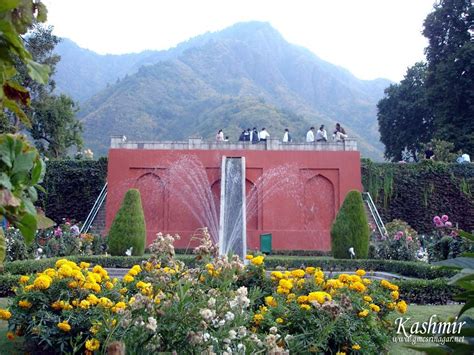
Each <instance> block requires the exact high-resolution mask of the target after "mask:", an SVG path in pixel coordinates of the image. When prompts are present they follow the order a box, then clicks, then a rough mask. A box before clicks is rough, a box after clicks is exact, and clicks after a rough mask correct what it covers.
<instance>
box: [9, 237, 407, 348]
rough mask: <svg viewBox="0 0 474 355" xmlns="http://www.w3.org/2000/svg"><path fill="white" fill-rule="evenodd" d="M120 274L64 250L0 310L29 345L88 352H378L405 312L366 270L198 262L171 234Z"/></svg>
mask: <svg viewBox="0 0 474 355" xmlns="http://www.w3.org/2000/svg"><path fill="white" fill-rule="evenodd" d="M160 238H161V239H159V240H158V242H157V243H155V246H154V248H152V249H153V251H154V252H155V255H153V256H152V257H151V258H150V259H149V260H148V261H146V262H143V263H142V264H141V265H135V266H133V267H132V268H131V269H130V270H129V272H128V273H127V275H126V276H125V277H124V278H123V280H121V281H120V280H117V279H113V280H111V279H110V278H109V277H108V275H107V272H106V270H104V269H103V268H102V267H101V266H99V265H96V266H95V267H94V268H93V269H92V270H89V267H90V265H88V264H87V263H84V262H83V263H80V264H76V263H75V262H73V261H70V260H66V259H60V260H58V261H56V263H55V265H54V267H52V268H47V269H45V270H44V271H43V272H42V273H39V274H37V275H35V276H31V277H28V276H23V277H22V278H21V279H20V282H21V283H20V286H18V288H17V289H16V295H15V297H14V298H13V301H12V305H11V306H10V307H9V310H8V311H7V310H2V311H1V312H0V317H2V318H3V319H8V320H9V327H10V329H11V331H12V332H14V333H16V334H17V335H18V336H24V337H25V341H26V342H27V345H28V347H29V348H31V349H36V350H38V349H42V350H44V351H49V352H50V353H53V352H56V353H60V352H72V353H84V351H85V352H86V353H89V354H91V353H94V352H101V351H105V349H106V348H107V347H109V346H113V347H123V346H125V347H126V348H127V352H128V353H143V352H147V351H148V352H158V351H177V352H178V353H179V352H183V351H188V352H189V351H191V349H192V351H193V352H203V351H206V352H209V353H211V352H217V353H224V352H227V353H231V352H236V353H247V352H257V351H262V352H272V351H273V352H275V351H280V352H281V351H286V350H290V351H294V352H301V351H320V352H334V353H335V352H337V351H339V352H346V353H349V352H362V353H375V352H380V351H383V350H384V349H385V347H386V344H387V342H388V340H389V335H390V331H391V324H390V322H389V321H388V320H387V319H388V316H389V314H390V313H391V312H394V311H399V312H401V313H403V312H405V311H406V307H407V305H406V303H405V301H402V300H400V299H399V291H398V286H397V285H394V284H392V283H390V282H388V281H386V280H383V281H381V282H375V281H371V280H369V279H367V278H365V277H364V274H365V271H363V270H358V271H357V274H356V275H347V274H342V275H339V277H338V278H331V279H329V278H327V277H326V276H325V275H324V273H323V272H322V271H321V270H320V269H318V268H315V267H306V268H305V269H296V270H292V271H274V272H272V273H271V276H267V273H266V271H265V268H264V257H263V256H255V257H253V256H248V259H249V265H247V266H245V265H244V264H243V263H242V262H241V261H240V260H238V258H232V259H231V260H229V259H227V258H226V257H210V255H209V253H210V254H213V252H210V251H209V250H208V251H207V253H203V250H204V249H202V248H201V249H198V250H199V251H200V252H199V254H198V255H197V257H196V259H197V262H196V266H195V267H194V268H188V267H186V266H185V265H184V264H183V263H182V262H180V261H179V260H176V259H175V258H174V255H173V254H174V253H173V249H172V246H171V247H170V244H171V242H172V241H173V239H172V237H163V236H161V237H160Z"/></svg>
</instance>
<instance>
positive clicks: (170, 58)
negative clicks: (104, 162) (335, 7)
mask: <svg viewBox="0 0 474 355" xmlns="http://www.w3.org/2000/svg"><path fill="white" fill-rule="evenodd" d="M66 47H68V48H69V54H68V55H65V53H68V51H66V50H65V48H66ZM74 51H77V54H73V52H74ZM58 52H59V54H61V56H62V60H61V62H60V63H61V65H60V66H58V73H57V76H56V81H57V83H58V88H59V89H60V90H62V91H65V92H67V93H69V94H71V95H72V96H73V97H75V98H76V99H79V100H83V101H82V102H81V107H82V109H81V112H80V117H81V119H82V120H83V123H84V127H85V139H86V143H87V145H88V146H90V147H91V148H92V149H93V150H94V151H96V153H99V154H104V153H106V151H107V147H108V145H109V137H110V136H111V135H115V134H125V135H126V136H127V137H129V138H132V139H155V140H158V139H161V140H173V139H185V138H186V137H188V136H190V135H201V136H203V137H205V138H208V139H213V138H214V135H215V133H216V132H217V130H218V129H220V128H223V129H224V132H225V134H226V135H229V136H230V138H231V139H237V137H238V136H239V134H240V132H241V130H242V129H244V128H248V127H253V126H257V127H263V126H265V127H266V128H267V129H268V130H269V131H270V134H272V135H273V136H277V137H280V136H282V134H283V130H284V128H285V127H288V128H289V129H290V131H291V132H292V135H293V137H294V138H296V139H299V140H300V141H301V140H302V139H303V137H304V134H305V132H306V130H307V129H308V128H309V127H310V126H315V127H317V126H319V125H320V124H325V125H326V127H327V129H328V132H331V130H332V129H333V127H334V124H335V122H340V123H341V124H342V125H343V126H344V127H345V128H346V130H347V131H348V133H349V135H350V136H353V137H355V138H357V139H358V140H359V147H360V150H361V152H362V153H363V155H365V156H367V157H371V158H375V159H381V157H382V145H381V143H380V142H379V133H378V126H377V121H376V104H377V102H378V100H379V99H380V98H381V97H382V95H383V90H384V88H385V87H386V86H388V85H389V83H390V82H389V81H387V80H384V79H377V80H372V81H365V80H359V79H357V78H356V77H355V76H353V75H352V74H351V73H350V72H349V71H347V70H345V69H343V68H340V67H337V66H335V65H333V64H331V63H328V62H326V61H323V60H322V59H320V58H318V57H317V56H316V55H315V54H313V53H311V52H310V51H308V50H307V49H305V48H302V47H299V46H296V45H293V44H290V43H288V42H287V41H286V40H285V39H284V38H283V37H282V36H281V35H280V34H279V33H278V32H277V31H276V30H275V29H274V28H272V27H271V26H270V25H269V24H268V23H262V22H247V23H239V24H236V25H234V26H232V27H229V28H227V29H225V30H223V31H220V32H215V33H207V34H204V35H201V36H198V37H196V38H193V39H191V40H189V41H187V42H184V43H182V44H180V45H178V46H177V47H175V48H172V49H170V50H168V51H155V52H152V51H148V52H142V53H138V54H130V55H125V56H99V55H97V54H95V53H93V52H90V51H87V50H82V49H78V48H74V45H73V44H72V43H70V42H69V41H65V43H64V44H63V45H62V47H59V48H58ZM73 58H76V59H75V64H74V62H73V61H72V60H73ZM67 68H70V69H69V70H70V71H72V72H73V73H75V78H71V77H70V76H71V74H70V71H68V70H66V69H67ZM68 76H69V77H68ZM60 78H61V80H59V79H60ZM118 78H120V79H118ZM74 80H75V81H74ZM79 95H81V96H79Z"/></svg>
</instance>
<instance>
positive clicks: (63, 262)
mask: <svg viewBox="0 0 474 355" xmlns="http://www.w3.org/2000/svg"><path fill="white" fill-rule="evenodd" d="M67 262H68V260H67V259H59V260H58V261H56V264H55V266H56V268H57V269H59V268H60V267H61V266H62V265H63V264H66V263H67Z"/></svg>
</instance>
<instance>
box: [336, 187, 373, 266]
mask: <svg viewBox="0 0 474 355" xmlns="http://www.w3.org/2000/svg"><path fill="white" fill-rule="evenodd" d="M369 236H370V231H369V222H368V221H367V216H366V214H365V210H364V201H363V200H362V195H361V193H360V192H359V191H357V190H352V191H349V193H348V194H347V196H346V198H345V199H344V202H343V204H342V206H341V208H340V209H339V212H338V214H337V216H336V219H335V221H334V223H333V224H332V227H331V244H332V249H331V250H332V255H333V256H334V257H335V258H338V259H348V258H350V257H351V255H350V253H349V248H354V252H355V255H356V258H362V259H364V258H367V255H368V253H369Z"/></svg>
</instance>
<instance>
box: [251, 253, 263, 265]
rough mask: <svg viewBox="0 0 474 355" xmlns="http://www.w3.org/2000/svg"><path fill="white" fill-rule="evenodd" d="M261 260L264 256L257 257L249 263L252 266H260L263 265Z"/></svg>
mask: <svg viewBox="0 0 474 355" xmlns="http://www.w3.org/2000/svg"><path fill="white" fill-rule="evenodd" d="M263 259H264V256H263V255H259V256H256V257H254V258H253V259H252V260H250V262H251V263H252V264H253V265H256V266H259V265H262V264H263Z"/></svg>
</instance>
